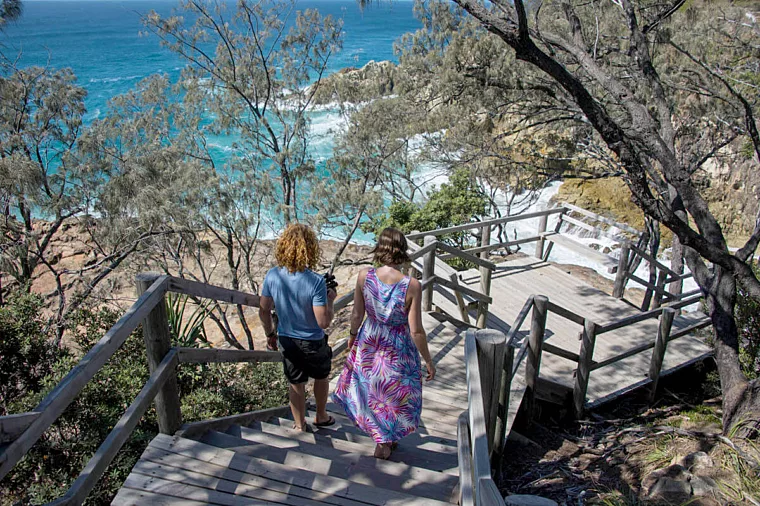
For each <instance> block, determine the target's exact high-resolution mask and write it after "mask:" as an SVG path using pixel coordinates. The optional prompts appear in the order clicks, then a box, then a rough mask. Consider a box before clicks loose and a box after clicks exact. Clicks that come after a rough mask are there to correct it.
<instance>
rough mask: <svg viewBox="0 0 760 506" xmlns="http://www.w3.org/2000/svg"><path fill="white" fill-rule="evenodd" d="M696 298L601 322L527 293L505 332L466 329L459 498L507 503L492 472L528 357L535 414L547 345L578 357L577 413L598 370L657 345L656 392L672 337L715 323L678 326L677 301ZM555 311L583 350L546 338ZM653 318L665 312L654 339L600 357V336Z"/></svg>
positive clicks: (526, 398) (529, 405)
mask: <svg viewBox="0 0 760 506" xmlns="http://www.w3.org/2000/svg"><path fill="white" fill-rule="evenodd" d="M694 302H695V299H685V300H682V301H678V302H676V303H673V304H672V305H670V306H668V307H661V308H658V309H655V310H651V311H648V312H645V313H641V314H639V315H634V316H631V317H628V318H623V319H621V320H618V321H616V322H613V323H609V324H607V325H604V326H601V325H597V324H596V323H594V322H593V321H591V320H589V319H588V318H584V317H583V316H581V315H578V314H576V313H574V312H572V311H570V310H568V309H566V308H563V307H561V306H558V305H556V304H554V303H552V302H551V301H550V300H549V299H548V298H547V297H545V296H542V295H532V296H530V297H528V299H527V300H526V302H525V305H524V306H523V307H522V309H521V310H520V312H519V313H518V315H517V318H516V319H515V322H514V324H513V325H512V327H511V328H510V330H509V332H508V333H507V334H506V335H505V334H503V333H501V332H499V331H495V330H468V331H467V334H466V336H465V363H466V367H467V399H468V404H467V406H468V407H467V411H465V412H464V413H462V415H460V417H459V421H458V426H457V446H458V453H459V476H460V490H459V494H460V495H459V504H460V505H462V506H470V505H475V506H481V505H482V506H493V505H499V506H500V505H503V504H504V501H503V500H502V498H501V496H500V495H499V493H498V488H497V487H496V484H495V483H494V482H493V479H492V474H493V470H494V468H495V467H496V465H497V464H498V462H499V460H500V458H501V456H502V453H503V445H504V443H505V436H506V429H507V425H508V417H509V396H510V391H511V388H512V382H513V381H514V379H515V377H516V375H517V373H518V371H519V369H520V365H521V363H522V362H523V360H525V392H524V395H523V398H522V409H524V410H525V411H526V412H527V413H528V418H529V419H530V417H531V416H532V414H533V413H534V406H535V401H536V394H537V391H538V389H539V385H540V378H539V373H540V368H541V359H542V356H543V354H544V353H550V354H554V355H557V356H560V357H562V358H565V359H568V360H572V361H574V362H576V363H577V364H578V367H577V369H576V372H575V381H574V386H573V389H572V397H573V408H574V411H575V414H576V416H577V417H580V416H582V414H583V410H584V408H585V405H586V392H587V389H588V384H589V379H590V374H591V372H592V371H595V370H597V369H600V368H602V367H606V366H608V365H611V364H614V363H615V362H618V361H620V360H623V359H625V358H628V357H630V356H632V355H635V354H638V353H642V352H645V351H647V350H649V349H653V352H652V357H651V359H650V365H649V371H648V375H647V377H648V379H649V380H650V399H652V398H653V396H654V393H655V392H656V389H657V383H658V381H659V378H660V373H661V370H662V364H663V360H664V357H665V351H666V349H667V344H668V343H669V342H670V341H673V340H675V339H678V338H680V337H682V336H685V335H687V334H689V333H691V332H693V331H695V330H697V329H699V328H703V327H706V326H708V325H710V323H711V322H710V319H709V318H705V319H703V320H701V321H699V322H697V323H695V324H692V325H690V326H688V327H686V328H683V329H681V330H679V331H677V332H671V329H672V324H673V318H674V316H675V314H676V309H677V308H679V307H683V306H685V305H689V304H693V303H694ZM550 312H551V313H554V314H556V315H558V316H560V317H563V318H566V319H568V320H570V321H572V322H574V323H577V324H579V326H580V330H581V332H580V334H581V344H580V349H579V352H578V353H577V354H576V353H572V352H569V351H567V350H564V349H561V348H558V347H556V346H553V345H552V344H551V343H549V342H547V341H546V321H547V317H548V313H550ZM529 314H530V315H531V318H530V331H529V334H528V336H527V337H526V338H525V339H523V342H522V345H521V346H520V348H519V349H517V348H516V346H517V341H518V340H519V339H520V337H521V336H520V335H519V334H520V332H521V331H522V327H523V325H524V323H525V322H526V320H527V319H528V315H529ZM654 318H658V319H659V326H658V332H657V335H656V337H655V338H654V339H653V340H652V341H651V342H649V343H646V344H643V345H639V346H637V347H634V348H631V349H630V350H627V351H625V352H623V353H620V354H619V355H616V356H614V357H611V358H608V359H606V360H604V361H599V362H595V361H594V360H593V355H594V344H595V342H596V337H597V336H599V335H601V334H604V333H606V332H612V331H613V330H617V329H620V328H624V327H627V326H630V325H634V324H636V323H639V322H642V321H645V320H647V319H654Z"/></svg>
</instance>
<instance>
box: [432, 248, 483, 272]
mask: <svg viewBox="0 0 760 506" xmlns="http://www.w3.org/2000/svg"><path fill="white" fill-rule="evenodd" d="M435 244H437V245H438V249H441V250H443V251H445V252H447V253H449V254H451V255H454V256H455V257H457V258H461V259H462V260H467V261H468V262H471V263H473V264H475V265H477V266H479V267H486V268H487V269H491V270H494V269H496V264H495V263H493V262H489V261H488V260H483V259H482V258H480V257H476V256H475V255H471V254H470V253H466V252H465V251H463V250H461V249H458V248H455V247H454V246H450V245H448V244H446V243H445V242H441V241H436V243H435ZM423 249H424V248H423Z"/></svg>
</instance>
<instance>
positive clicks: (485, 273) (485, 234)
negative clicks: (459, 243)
mask: <svg viewBox="0 0 760 506" xmlns="http://www.w3.org/2000/svg"><path fill="white" fill-rule="evenodd" d="M489 244H491V225H485V226H484V227H483V228H481V229H480V245H481V246H488V245H489ZM480 258H482V259H484V260H485V259H488V252H487V251H482V252H481V253H480ZM480 292H481V293H484V294H486V295H491V269H489V268H488V267H484V266H481V267H480ZM487 319H488V303H487V302H482V301H481V302H479V303H478V321H477V322H476V324H475V326H476V327H478V328H479V329H484V328H486V320H487Z"/></svg>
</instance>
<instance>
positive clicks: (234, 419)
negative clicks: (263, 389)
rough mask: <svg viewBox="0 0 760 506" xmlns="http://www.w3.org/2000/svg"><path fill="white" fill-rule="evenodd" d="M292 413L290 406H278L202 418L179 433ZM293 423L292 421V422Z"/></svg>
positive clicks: (189, 434)
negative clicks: (210, 418) (207, 418)
mask: <svg viewBox="0 0 760 506" xmlns="http://www.w3.org/2000/svg"><path fill="white" fill-rule="evenodd" d="M289 413H290V407H289V406H278V407H274V408H267V409H259V410H257V411H250V412H248V413H240V414H238V415H230V416H224V417H221V418H214V419H212V420H201V421H200V422H193V423H187V424H185V425H183V426H182V428H181V429H180V430H179V432H177V435H180V436H183V437H189V438H191V437H195V436H198V435H200V434H203V433H204V432H206V431H209V430H225V429H227V427H230V426H232V425H248V424H250V423H253V422H258V421H261V420H268V419H270V418H272V417H274V416H286V415H287V414H289ZM291 423H292V422H291Z"/></svg>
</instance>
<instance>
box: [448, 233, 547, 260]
mask: <svg viewBox="0 0 760 506" xmlns="http://www.w3.org/2000/svg"><path fill="white" fill-rule="evenodd" d="M541 239H542V238H541V237H539V236H534V237H525V238H524V239H517V240H514V241H506V242H495V243H493V244H489V245H488V246H476V247H473V248H467V249H465V250H463V251H465V252H467V253H471V254H473V255H474V254H476V253H483V252H485V251H494V250H497V249H501V248H511V247H512V246H519V245H521V244H527V243H530V242H537V241H540V240H541ZM439 258H441V259H442V260H448V258H447V257H446V256H445V255H439Z"/></svg>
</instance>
